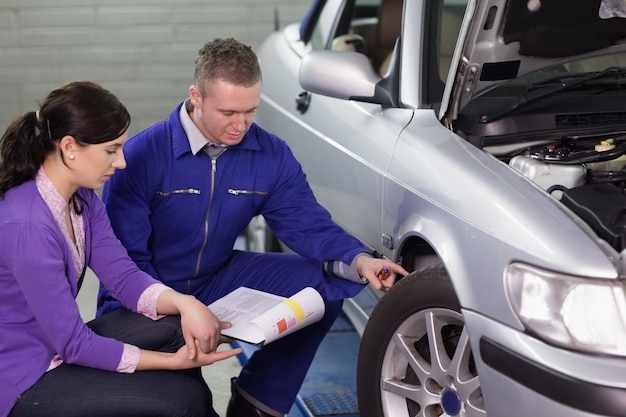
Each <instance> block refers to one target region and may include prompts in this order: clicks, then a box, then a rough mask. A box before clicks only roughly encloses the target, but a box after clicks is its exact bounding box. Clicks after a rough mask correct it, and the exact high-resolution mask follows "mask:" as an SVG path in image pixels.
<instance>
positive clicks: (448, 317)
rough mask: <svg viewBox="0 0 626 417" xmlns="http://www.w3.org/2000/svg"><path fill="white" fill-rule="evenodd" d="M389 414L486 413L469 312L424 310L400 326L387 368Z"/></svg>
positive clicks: (384, 391) (384, 388) (384, 396)
mask: <svg viewBox="0 0 626 417" xmlns="http://www.w3.org/2000/svg"><path fill="white" fill-rule="evenodd" d="M381 400H382V408H383V412H384V415H386V416H394V417H396V416H397V417H402V416H407V417H408V416H411V417H439V416H462V417H474V416H486V415H487V414H486V412H485V407H484V403H483V398H482V391H481V389H480V382H479V380H478V375H477V373H476V369H475V367H474V359H473V356H472V352H471V347H470V343H469V338H468V336H467V332H466V330H465V326H464V321H463V316H462V315H461V314H460V313H458V312H457V311H454V310H448V309H442V308H436V309H428V310H422V311H419V312H418V313H415V314H413V315H412V316H410V317H408V318H407V319H406V320H405V321H404V322H403V323H402V324H401V325H400V326H399V327H398V329H397V330H396V332H395V334H394V336H393V339H392V340H391V341H390V343H389V346H387V350H386V352H385V356H384V359H383V364H382V368H381Z"/></svg>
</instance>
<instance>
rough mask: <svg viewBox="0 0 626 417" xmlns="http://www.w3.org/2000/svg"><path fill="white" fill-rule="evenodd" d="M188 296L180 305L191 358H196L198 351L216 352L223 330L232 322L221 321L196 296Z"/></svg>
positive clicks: (186, 342)
mask: <svg viewBox="0 0 626 417" xmlns="http://www.w3.org/2000/svg"><path fill="white" fill-rule="evenodd" d="M188 297H189V298H188V299H185V300H184V301H183V302H182V303H181V304H180V305H179V310H180V323H181V326H182V330H183V337H184V338H185V344H186V347H187V353H188V355H189V359H194V358H195V357H196V355H197V354H198V353H204V354H207V353H210V352H215V351H216V350H217V347H218V346H219V344H220V343H221V341H220V338H221V330H222V329H227V328H229V327H230V326H231V324H230V323H228V322H225V321H220V320H219V319H218V318H217V317H216V316H215V314H213V312H212V311H211V310H209V308H208V307H207V306H206V305H204V304H203V303H201V302H200V301H198V300H197V299H196V298H195V297H192V296H188Z"/></svg>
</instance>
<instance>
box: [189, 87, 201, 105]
mask: <svg viewBox="0 0 626 417" xmlns="http://www.w3.org/2000/svg"><path fill="white" fill-rule="evenodd" d="M189 98H190V99H191V104H193V106H194V107H201V105H202V93H201V92H200V89H199V88H198V87H197V86H196V85H195V84H194V85H192V86H191V87H189Z"/></svg>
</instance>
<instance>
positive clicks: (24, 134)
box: [0, 112, 54, 198]
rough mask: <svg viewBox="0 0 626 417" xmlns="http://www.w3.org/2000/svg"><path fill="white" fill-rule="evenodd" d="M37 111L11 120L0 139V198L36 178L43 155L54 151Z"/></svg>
mask: <svg viewBox="0 0 626 417" xmlns="http://www.w3.org/2000/svg"><path fill="white" fill-rule="evenodd" d="M42 124H47V122H43V123H42V121H39V120H37V113H35V112H28V113H25V114H23V115H22V116H20V117H19V118H17V119H16V120H14V121H13V122H12V123H11V125H10V126H9V127H8V128H7V130H6V131H5V133H4V135H3V136H2V139H0V198H2V197H4V194H5V193H6V192H7V191H8V190H9V189H11V188H13V187H15V186H18V185H20V184H22V183H24V182H26V181H29V180H31V179H33V178H35V175H36V174H37V171H38V170H39V167H40V166H41V164H42V163H43V161H44V159H45V157H46V155H47V154H48V153H49V152H51V151H53V150H54V144H53V143H52V141H51V140H50V138H49V137H48V132H47V128H43V129H42V126H41V125H42Z"/></svg>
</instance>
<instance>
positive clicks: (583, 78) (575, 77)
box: [481, 67, 626, 123]
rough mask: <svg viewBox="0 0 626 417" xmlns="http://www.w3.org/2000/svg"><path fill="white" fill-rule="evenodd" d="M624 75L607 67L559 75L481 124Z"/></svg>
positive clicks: (621, 70) (625, 70) (625, 72)
mask: <svg viewBox="0 0 626 417" xmlns="http://www.w3.org/2000/svg"><path fill="white" fill-rule="evenodd" d="M624 75H626V68H623V67H608V68H606V69H605V70H603V71H598V72H588V73H583V74H569V75H560V76H557V77H553V78H550V79H547V80H544V81H542V82H539V83H535V84H531V85H530V86H529V87H528V89H527V90H526V92H525V93H524V94H521V95H519V96H517V98H516V99H515V100H514V101H513V104H512V105H511V106H509V107H507V108H504V109H503V110H501V111H500V112H498V113H496V114H493V115H491V116H489V117H485V118H483V119H482V120H481V122H483V123H486V122H491V121H493V120H495V119H497V118H499V117H502V116H504V115H507V114H509V113H511V112H513V111H515V110H517V109H518V108H519V107H521V106H524V105H526V104H529V103H532V102H534V101H537V100H539V99H542V98H544V97H547V96H549V95H552V94H555V93H558V92H560V91H564V90H567V89H568V88H571V87H573V86H575V85H580V84H584V83H586V82H588V81H591V80H597V79H599V78H608V77H615V78H621V77H623V76H624Z"/></svg>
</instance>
